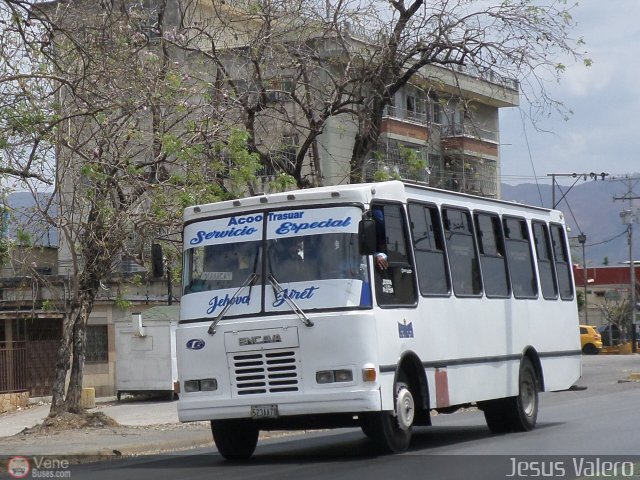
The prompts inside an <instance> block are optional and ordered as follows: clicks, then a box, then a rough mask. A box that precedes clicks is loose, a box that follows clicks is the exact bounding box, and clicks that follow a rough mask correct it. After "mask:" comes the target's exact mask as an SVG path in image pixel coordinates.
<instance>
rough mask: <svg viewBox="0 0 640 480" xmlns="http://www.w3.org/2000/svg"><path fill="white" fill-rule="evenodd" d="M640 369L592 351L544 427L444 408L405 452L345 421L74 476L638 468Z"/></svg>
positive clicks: (382, 475)
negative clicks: (227, 456)
mask: <svg viewBox="0 0 640 480" xmlns="http://www.w3.org/2000/svg"><path fill="white" fill-rule="evenodd" d="M631 372H640V356H626V357H624V356H607V357H605V356H598V357H586V358H585V362H584V372H583V373H584V375H583V378H582V379H581V380H580V382H579V383H578V385H581V386H586V387H587V389H586V390H578V391H570V392H558V393H549V394H544V395H542V396H541V407H540V408H541V409H540V414H539V417H538V427H537V428H536V429H535V430H534V431H532V432H528V433H517V434H510V435H501V436H492V435H491V434H490V433H489V431H488V430H487V428H486V425H485V423H484V418H483V416H482V413H481V412H478V411H470V412H464V413H456V414H453V415H440V416H437V417H435V418H434V426H433V427H427V428H420V429H417V432H416V435H415V440H414V442H413V444H412V447H411V449H410V451H409V452H407V453H406V454H403V455H396V456H379V457H376V456H371V454H370V453H369V452H370V446H371V444H370V443H369V441H368V440H367V439H366V438H365V437H364V436H363V435H362V433H361V432H360V431H359V430H336V431H330V432H316V433H313V434H309V435H306V436H305V437H297V438H283V439H277V440H270V441H266V442H262V443H261V444H259V446H258V448H257V450H256V454H255V456H254V458H253V459H252V460H250V461H248V462H245V463H242V464H233V463H230V462H226V461H224V460H223V459H222V458H221V457H220V456H219V455H217V453H215V452H213V451H211V449H206V450H205V449H200V450H193V451H190V452H187V453H181V454H175V455H167V456H155V457H144V458H139V459H133V460H132V459H129V460H123V461H118V462H115V461H114V462H110V463H103V464H94V465H83V466H79V467H75V468H73V467H72V477H71V478H74V479H77V478H91V479H96V480H99V479H102V478H105V479H107V478H109V479H112V478H118V479H119V480H124V479H128V478H132V479H133V478H135V479H137V480H140V479H153V480H160V479H165V478H166V479H169V478H171V479H173V478H188V479H199V478H202V479H205V478H206V479H212V478H214V479H215V478H224V479H225V480H235V479H278V480H282V479H285V478H292V479H293V478H295V479H300V478H302V479H304V480H315V479H348V480H354V479H362V478H367V479H371V480H376V479H385V480H389V479H392V480H395V479H396V478H420V479H430V478H434V479H449V478H451V479H456V480H458V479H466V478H472V479H474V480H475V479H492V480H493V479H502V478H507V477H506V476H507V475H509V474H510V473H511V472H512V470H513V469H514V468H520V473H521V474H522V475H520V477H524V475H528V476H534V477H535V476H536V475H531V473H532V470H531V468H533V469H534V470H533V473H535V469H536V468H545V469H546V473H552V474H553V475H551V476H552V477H554V478H559V477H563V478H575V477H577V476H589V475H588V474H589V473H590V471H589V470H582V471H581V472H578V471H576V468H583V469H584V468H585V467H589V466H590V465H596V463H597V462H602V461H603V459H604V460H607V461H612V462H613V461H614V460H615V459H612V458H611V457H604V456H607V455H619V456H622V457H620V458H619V459H618V460H619V461H620V462H623V461H624V462H635V464H634V463H618V464H612V465H616V466H617V467H618V468H619V472H618V473H621V472H622V473H625V472H626V473H629V469H630V468H631V469H632V470H633V472H632V473H633V474H634V475H636V478H638V477H639V476H640V463H639V462H640V456H636V457H634V455H638V454H640V446H638V441H637V439H638V435H639V432H640V414H638V411H639V410H638V401H640V383H636V382H622V383H620V381H621V380H625V379H627V378H628V376H629V373H631ZM531 455H536V457H531ZM531 461H536V462H542V463H541V464H540V463H538V464H531V463H530V462H531ZM561 469H562V470H561ZM625 469H626V470H625ZM623 470H624V471H623ZM604 473H606V472H604ZM517 477H518V475H516V478H517ZM620 478H623V477H620Z"/></svg>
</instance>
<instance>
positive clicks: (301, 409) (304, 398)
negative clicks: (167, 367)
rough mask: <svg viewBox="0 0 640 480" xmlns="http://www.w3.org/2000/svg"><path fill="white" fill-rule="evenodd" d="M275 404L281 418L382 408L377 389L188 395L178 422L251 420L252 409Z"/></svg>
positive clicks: (184, 399)
mask: <svg viewBox="0 0 640 480" xmlns="http://www.w3.org/2000/svg"><path fill="white" fill-rule="evenodd" d="M264 405H277V408H278V415H279V416H280V417H287V416H294V415H320V414H332V413H358V412H374V411H379V410H380V409H381V399H380V391H379V390H361V391H355V392H345V393H342V392H332V393H322V394H307V395H295V396H294V395H277V396H273V395H271V396H265V395H256V396H254V397H252V398H237V397H234V398H228V397H227V398H226V399H221V398H217V396H207V397H205V396H200V395H198V396H197V397H196V396H189V397H187V398H181V399H180V401H179V402H178V419H179V420H180V421H181V422H195V421H202V420H220V419H227V418H251V411H252V407H259V406H264Z"/></svg>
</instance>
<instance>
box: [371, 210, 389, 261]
mask: <svg viewBox="0 0 640 480" xmlns="http://www.w3.org/2000/svg"><path fill="white" fill-rule="evenodd" d="M371 214H372V216H373V220H374V221H375V224H376V242H377V248H376V250H377V251H376V253H374V254H373V259H374V261H375V264H376V267H378V268H379V269H380V270H386V269H387V268H389V261H388V260H387V253H386V251H387V244H386V241H385V239H386V235H385V231H384V213H383V211H382V208H376V207H374V208H372V209H371Z"/></svg>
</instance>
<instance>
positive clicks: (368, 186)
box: [184, 180, 563, 221]
mask: <svg viewBox="0 0 640 480" xmlns="http://www.w3.org/2000/svg"><path fill="white" fill-rule="evenodd" d="M374 199H380V200H396V201H402V202H406V201H408V200H419V201H420V200H422V201H431V202H435V203H440V204H448V203H449V204H451V203H452V204H460V203H462V204H465V205H467V206H472V208H474V209H482V208H483V207H484V208H486V209H489V210H495V209H501V210H503V211H506V210H510V209H513V210H514V213H515V211H518V212H520V213H524V212H529V214H531V215H543V216H551V217H553V218H555V219H557V220H562V219H563V214H562V212H560V211H558V210H550V209H548V208H542V207H537V206H533V205H525V204H520V203H516V202H510V201H506V200H496V199H492V198H487V197H479V196H476V195H470V194H466V193H459V192H452V191H450V190H442V189H438V188H433V187H428V186H425V185H420V184H413V183H409V182H401V181H398V180H391V181H387V182H378V183H355V184H349V185H334V186H328V187H315V188H307V189H302V190H292V191H288V192H281V193H270V194H261V195H255V196H252V197H246V198H240V199H237V200H227V201H224V202H217V203H209V204H205V205H196V206H193V207H188V208H186V209H185V211H184V220H185V221H192V220H195V219H197V218H204V217H209V216H211V215H222V214H227V213H237V212H238V211H239V210H242V211H256V210H265V209H267V208H273V207H275V206H277V207H280V208H282V207H287V206H292V207H293V206H305V205H310V204H322V203H336V202H337V201H339V202H345V203H363V204H366V203H370V202H371V201H372V200H374ZM505 213H507V212H505Z"/></svg>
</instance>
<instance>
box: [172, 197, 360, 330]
mask: <svg viewBox="0 0 640 480" xmlns="http://www.w3.org/2000/svg"><path fill="white" fill-rule="evenodd" d="M361 216H362V210H361V209H359V208H357V207H353V206H348V207H332V208H305V209H296V210H277V211H275V210H274V211H268V212H261V213H254V214H249V215H235V216H226V217H220V218H216V219H213V220H203V221H200V222H194V223H190V224H188V225H187V226H186V227H185V232H184V249H185V251H184V254H185V255H184V258H185V264H184V285H185V288H184V294H185V296H186V295H188V297H185V300H186V302H183V318H184V317H185V314H186V316H187V318H209V317H215V316H216V315H217V314H218V313H219V312H220V311H221V310H222V309H223V308H224V307H225V306H227V305H228V304H229V303H231V306H230V308H229V309H228V311H227V313H226V314H225V318H227V317H230V316H239V315H247V314H257V313H261V312H263V313H269V312H286V311H290V310H291V307H290V305H289V304H288V302H286V298H285V296H286V297H288V298H289V299H291V300H293V301H294V302H295V303H296V304H297V305H299V307H300V308H301V309H303V310H304V311H308V310H318V309H327V308H332V309H335V308H363V307H370V306H371V293H370V286H369V285H370V282H369V270H368V266H367V260H366V257H364V256H362V255H360V254H359V251H358V234H357V231H358V221H359V219H360V218H361ZM252 276H256V278H257V281H256V282H253V281H249V282H248V280H251V279H252V278H253V277H252ZM274 281H275V285H278V286H280V287H281V288H276V287H275V286H274ZM243 285H244V287H243Z"/></svg>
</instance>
